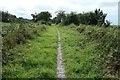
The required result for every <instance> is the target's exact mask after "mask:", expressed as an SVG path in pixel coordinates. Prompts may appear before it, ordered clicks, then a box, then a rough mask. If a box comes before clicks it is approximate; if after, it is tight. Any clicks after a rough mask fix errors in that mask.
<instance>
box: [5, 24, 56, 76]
mask: <svg viewBox="0 0 120 80" xmlns="http://www.w3.org/2000/svg"><path fill="white" fill-rule="evenodd" d="M37 26H39V25H37ZM39 27H40V26H39ZM6 53H7V52H6ZM56 53H57V34H56V30H55V28H54V26H53V27H52V26H51V27H48V28H47V30H46V31H43V32H40V33H38V36H36V38H35V39H33V40H28V41H27V43H26V44H24V45H17V46H16V47H15V48H13V49H11V50H9V52H8V53H7V56H8V57H9V58H8V57H4V56H3V58H4V59H5V61H6V59H8V62H7V63H6V64H5V65H4V64H3V78H55V77H56V76H57V75H56V72H57V71H56V65H57V62H56V55H57V54H56ZM3 54H4V53H3Z"/></svg>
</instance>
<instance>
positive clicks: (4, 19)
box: [0, 11, 16, 22]
mask: <svg viewBox="0 0 120 80" xmlns="http://www.w3.org/2000/svg"><path fill="white" fill-rule="evenodd" d="M0 16H1V18H2V19H0V20H2V22H11V21H15V20H16V16H15V15H12V14H10V13H8V11H6V12H4V11H0Z"/></svg>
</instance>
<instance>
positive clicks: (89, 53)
mask: <svg viewBox="0 0 120 80" xmlns="http://www.w3.org/2000/svg"><path fill="white" fill-rule="evenodd" d="M79 27H80V28H79ZM79 27H75V26H73V27H72V26H64V27H62V26H59V30H60V33H61V43H62V52H63V59H64V60H63V61H64V64H65V74H66V76H67V78H108V77H114V76H113V75H112V74H110V73H105V72H104V70H106V69H107V66H108V65H107V63H106V62H107V61H109V58H110V57H109V56H110V54H111V53H112V52H114V51H115V50H116V47H115V46H114V45H112V43H114V44H116V43H115V42H114V41H113V40H116V36H115V35H117V33H116V32H117V28H111V27H110V28H109V27H108V28H104V27H97V26H85V25H82V26H79ZM102 32H103V33H104V32H105V33H106V34H105V37H101V33H102ZM109 45H111V46H109ZM106 46H107V47H106ZM109 48H111V51H108V49H109ZM108 72H109V71H108Z"/></svg>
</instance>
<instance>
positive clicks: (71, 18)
mask: <svg viewBox="0 0 120 80" xmlns="http://www.w3.org/2000/svg"><path fill="white" fill-rule="evenodd" d="M71 23H73V24H75V25H79V16H78V14H76V13H75V12H71V13H70V14H67V16H66V17H65V21H64V24H65V25H70V24H71Z"/></svg>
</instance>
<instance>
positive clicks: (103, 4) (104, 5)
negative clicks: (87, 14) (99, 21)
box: [100, 2, 118, 7]
mask: <svg viewBox="0 0 120 80" xmlns="http://www.w3.org/2000/svg"><path fill="white" fill-rule="evenodd" d="M117 4H118V2H102V3H100V7H114V6H116V5H117Z"/></svg>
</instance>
